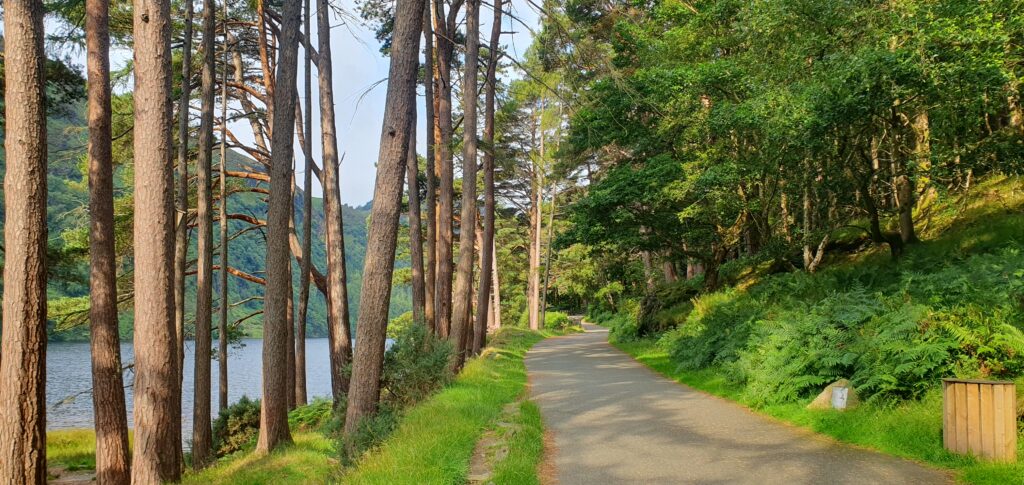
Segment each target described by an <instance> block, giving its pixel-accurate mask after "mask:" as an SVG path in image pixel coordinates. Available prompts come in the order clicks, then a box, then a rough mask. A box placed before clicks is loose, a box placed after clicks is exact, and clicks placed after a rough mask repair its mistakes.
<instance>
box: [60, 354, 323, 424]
mask: <svg viewBox="0 0 1024 485" xmlns="http://www.w3.org/2000/svg"><path fill="white" fill-rule="evenodd" d="M214 345H216V341H215V342H214ZM262 352H263V340H260V339H244V340H242V341H241V342H240V343H239V344H238V345H233V346H231V347H229V348H228V400H229V401H230V402H232V403H233V402H236V401H238V400H239V399H240V398H241V397H242V396H243V395H244V396H248V397H250V398H254V399H258V398H259V397H260V394H261V389H262V388H261V385H262V384H261V383H262V378H261V370H262V362H263V355H262ZM213 353H214V355H216V353H217V352H216V349H214V352H213ZM121 360H122V361H123V362H125V363H129V362H132V361H134V354H133V351H132V345H131V344H130V343H122V344H121ZM194 364H195V343H194V342H186V344H185V385H184V389H183V392H182V400H181V402H182V409H183V410H185V413H184V419H183V422H182V427H183V429H182V430H183V433H182V435H183V438H184V439H185V440H189V439H191V436H192V405H193V404H192V398H193V390H194V388H195V385H194V384H193V383H194V382H195V381H194V379H193V377H194V376H195V369H194ZM212 366H213V373H212V374H213V375H212V379H211V382H212V384H213V389H212V394H211V396H212V397H213V398H212V402H211V409H210V413H211V414H212V415H213V416H214V417H216V415H217V393H218V392H219V391H218V389H219V384H218V382H219V379H220V372H219V371H218V369H217V367H218V364H217V362H216V361H214V362H213V364H212ZM306 376H307V377H306V392H307V394H308V395H309V399H311V400H312V399H313V398H314V397H330V395H331V377H330V367H329V360H328V355H327V339H325V338H321V339H308V340H306ZM133 378H134V375H133V374H132V372H131V371H130V370H129V371H127V372H125V386H126V388H125V399H126V400H127V403H126V404H127V408H128V425H129V426H131V424H132V388H131V383H132V380H133ZM91 390H92V368H91V365H90V362H89V343H88V342H50V343H49V344H48V345H47V349H46V407H47V409H46V413H47V415H46V426H47V428H48V429H64V428H92V427H93V412H92V393H91Z"/></svg>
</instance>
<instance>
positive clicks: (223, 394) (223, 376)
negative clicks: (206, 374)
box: [217, 2, 231, 411]
mask: <svg viewBox="0 0 1024 485" xmlns="http://www.w3.org/2000/svg"><path fill="white" fill-rule="evenodd" d="M223 7H224V23H223V24H222V26H223V29H224V72H223V73H221V90H220V94H221V104H220V120H221V121H220V123H221V124H220V178H219V181H220V207H219V209H220V324H219V326H218V328H217V365H218V369H219V371H220V372H219V373H218V377H219V378H220V388H219V389H218V391H219V392H218V395H217V409H219V410H221V411H223V410H225V409H227V408H228V339H229V338H230V336H229V335H228V305H230V304H231V302H230V301H228V294H229V293H228V249H229V248H228V246H230V241H228V190H227V176H226V175H225V174H226V173H227V168H228V166H227V157H228V146H227V143H228V137H227V126H228V44H229V43H230V42H231V36H229V35H228V20H227V19H228V3H227V2H224V6H223Z"/></svg>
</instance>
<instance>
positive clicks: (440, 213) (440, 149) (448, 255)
mask: <svg viewBox="0 0 1024 485" xmlns="http://www.w3.org/2000/svg"><path fill="white" fill-rule="evenodd" d="M434 8H435V9H434V20H435V23H436V30H437V32H438V35H437V70H436V71H437V90H438V106H437V113H436V115H437V118H438V134H439V136H440V139H439V143H437V144H436V145H435V147H434V149H435V150H437V163H438V165H439V167H438V172H439V173H438V175H439V181H438V188H439V191H438V192H439V193H438V203H437V274H436V277H437V282H436V283H435V285H434V312H435V318H436V319H437V334H438V335H439V336H441V337H443V338H447V337H448V335H449V333H450V332H451V330H452V310H453V309H452V255H453V253H452V251H453V248H452V244H453V240H454V233H453V229H454V228H453V226H452V223H453V215H454V213H453V210H454V197H455V179H454V177H455V175H454V167H453V158H452V136H453V133H454V128H453V126H452V74H451V70H452V56H453V55H454V49H455V47H454V44H453V42H452V34H453V32H450V31H449V30H448V28H447V25H448V24H447V22H446V19H445V15H444V2H443V1H436V2H435V3H434Z"/></svg>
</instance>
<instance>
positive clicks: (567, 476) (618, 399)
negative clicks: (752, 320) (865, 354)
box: [526, 325, 952, 485]
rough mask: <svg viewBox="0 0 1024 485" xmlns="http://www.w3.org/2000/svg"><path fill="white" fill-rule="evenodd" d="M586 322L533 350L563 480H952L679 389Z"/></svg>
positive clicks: (537, 397)
mask: <svg viewBox="0 0 1024 485" xmlns="http://www.w3.org/2000/svg"><path fill="white" fill-rule="evenodd" d="M585 328H586V332H585V333H582V334H576V335H572V336H568V337H562V338H553V339H547V340H545V341H543V342H541V343H539V344H537V346H536V347H534V348H533V350H531V351H530V352H529V353H528V354H527V356H526V366H527V369H528V371H529V376H530V382H531V398H532V399H533V400H534V401H535V402H536V403H537V404H538V405H539V406H540V410H541V414H542V416H543V418H544V424H545V428H546V429H547V430H548V431H549V432H550V433H552V435H553V436H552V437H553V441H554V448H555V449H554V450H548V453H549V455H548V456H549V459H550V460H551V462H552V464H553V467H554V475H555V477H553V478H554V479H556V480H557V483H559V484H561V485H570V484H598V483H599V484H616V483H645V484H647V483H672V484H674V483H695V484H733V483H749V484H847V483H848V484H854V483H856V484H933V483H952V480H951V477H950V475H949V474H947V473H946V472H943V471H939V470H935V469H931V468H927V467H925V466H922V465H919V464H916V463H913V462H910V461H906V460H901V459H898V458H893V457H890V456H887V455H883V454H880V453H875V452H872V451H868V450H863V449H859V448H855V447H851V446H847V445H843V444H840V443H836V442H834V441H831V440H829V439H827V438H823V437H821V436H819V435H816V434H814V433H812V432H810V431H807V430H802V429H799V428H794V427H790V426H787V425H784V424H782V423H779V422H775V421H773V420H771V419H768V418H765V417H762V416H758V415H756V414H754V413H752V412H750V411H749V410H747V409H745V408H743V407H741V406H739V405H736V404H734V403H731V402H728V401H725V400H723V399H719V398H716V397H713V396H709V395H707V394H704V393H702V392H699V391H696V390H693V389H690V388H688V387H686V386H683V385H680V384H678V383H676V382H674V381H671V380H669V379H666V378H665V377H663V376H660V375H658V374H656V373H655V372H653V371H651V370H650V369H648V368H646V367H644V366H643V365H641V364H639V363H637V362H636V361H634V360H633V359H632V358H630V357H629V356H628V355H626V354H624V353H622V352H621V351H619V350H618V349H615V348H614V347H612V346H611V345H609V344H608V343H607V337H608V332H607V330H605V329H602V328H600V327H596V326H593V325H585ZM552 455H553V456H552Z"/></svg>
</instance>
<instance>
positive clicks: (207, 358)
mask: <svg viewBox="0 0 1024 485" xmlns="http://www.w3.org/2000/svg"><path fill="white" fill-rule="evenodd" d="M214 37H216V6H215V5H214V3H213V0H203V44H202V48H201V52H202V53H203V70H202V84H201V86H202V87H201V89H202V93H201V107H200V112H199V156H198V157H197V159H196V225H197V228H198V230H197V233H198V253H197V255H198V258H197V272H196V326H195V337H196V340H195V380H194V383H195V391H194V394H193V401H192V403H193V407H192V466H193V467H194V468H196V469H200V468H203V467H205V466H206V464H207V463H208V462H209V461H210V459H211V458H212V457H211V455H210V446H211V442H212V438H211V428H210V400H211V397H210V389H211V386H210V372H211V369H210V366H211V355H210V348H211V346H212V345H213V339H212V336H211V327H212V325H213V190H212V183H213V182H212V171H213V111H214V109H215V108H214V104H213V103H214V92H215V90H216V87H215V86H214V83H215V80H214V76H215V69H216V65H215V63H214Z"/></svg>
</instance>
